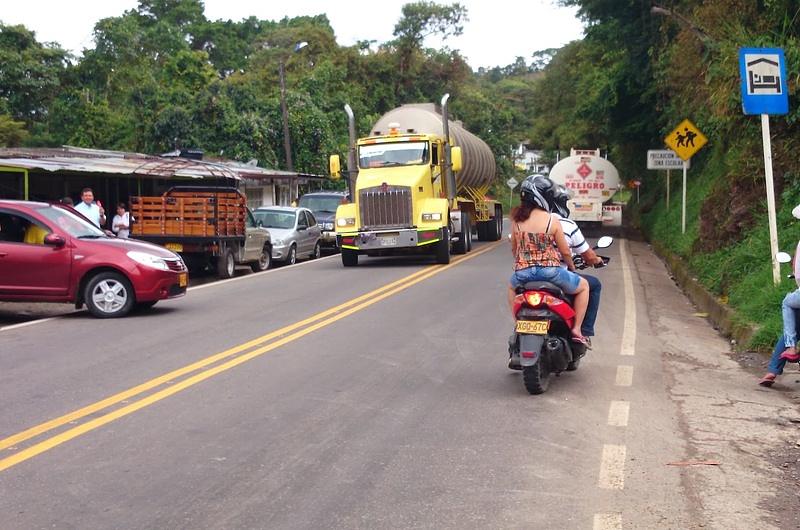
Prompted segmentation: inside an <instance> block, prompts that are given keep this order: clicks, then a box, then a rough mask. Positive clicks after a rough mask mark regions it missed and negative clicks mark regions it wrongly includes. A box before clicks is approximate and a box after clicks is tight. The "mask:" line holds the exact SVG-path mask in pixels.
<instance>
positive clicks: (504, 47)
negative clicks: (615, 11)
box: [0, 0, 583, 69]
mask: <svg viewBox="0 0 800 530" xmlns="http://www.w3.org/2000/svg"><path fill="white" fill-rule="evenodd" d="M405 3H406V2H403V1H399V2H398V1H386V0H380V1H376V0H372V1H369V2H367V1H355V0H339V1H338V2H332V1H330V0H290V1H285V2H284V1H281V2H278V1H270V0H205V6H206V17H207V18H209V19H211V20H216V19H226V20H227V19H231V20H241V19H243V18H247V17H248V16H251V15H253V16H256V17H258V18H260V19H266V20H280V19H281V18H283V17H284V16H290V17H291V16H298V15H317V14H321V13H326V14H327V15H328V19H329V20H330V21H331V25H332V26H333V29H334V31H335V32H336V39H337V42H338V43H339V44H342V45H350V44H354V43H355V42H356V41H358V40H376V41H378V42H385V41H387V40H390V39H391V38H392V31H393V29H394V25H395V23H396V22H397V20H398V19H399V18H400V9H401V7H402V5H403V4H405ZM438 3H441V4H449V3H452V2H449V1H447V0H440V1H439V2H438ZM460 3H461V4H462V5H465V6H466V7H467V9H468V11H469V22H468V23H467V24H466V25H465V27H464V33H463V35H462V36H461V37H458V38H454V39H449V40H448V41H447V43H446V44H447V45H448V46H449V47H450V48H453V49H457V50H460V51H461V53H462V55H464V56H465V57H466V58H467V61H468V62H469V64H470V65H471V66H472V67H473V68H474V69H477V68H479V67H481V66H505V65H507V64H510V63H512V62H514V60H515V58H516V57H517V56H522V57H525V58H526V59H530V56H531V54H532V53H533V52H534V51H536V50H542V49H546V48H557V47H560V46H562V45H564V44H566V43H568V42H570V41H572V40H575V39H579V38H581V36H582V34H583V26H582V25H581V23H580V21H579V20H578V19H577V18H576V16H575V10H574V9H568V8H563V7H558V6H557V5H556V0H527V1H524V0H523V1H519V0H516V1H507V0H460ZM3 4H4V5H3V8H2V10H0V21H2V22H3V23H5V24H24V25H25V26H27V27H28V28H29V29H32V30H33V31H35V32H36V37H37V39H39V40H40V41H55V42H58V43H59V44H61V46H63V47H64V48H66V49H68V50H70V51H72V52H73V53H75V54H76V55H79V54H80V52H81V50H82V49H83V48H91V47H93V43H92V29H93V27H94V24H95V22H97V21H98V20H100V19H101V18H105V17H111V16H118V15H121V14H122V13H123V12H124V11H126V10H128V9H132V8H135V7H136V6H137V5H138V1H137V0H72V1H69V0H18V1H12V0H3ZM426 45H428V46H431V47H438V45H439V42H437V41H434V40H429V41H428V42H426Z"/></svg>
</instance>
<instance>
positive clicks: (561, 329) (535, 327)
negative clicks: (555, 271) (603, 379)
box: [508, 236, 614, 394]
mask: <svg viewBox="0 0 800 530" xmlns="http://www.w3.org/2000/svg"><path fill="white" fill-rule="evenodd" d="M613 241H614V240H613V239H612V238H611V237H608V236H605V237H601V238H600V239H599V240H598V241H597V245H596V246H595V247H594V248H596V249H597V248H607V247H609V246H610V245H611V243H612V242H613ZM600 257H601V258H602V259H603V264H602V265H597V267H598V268H599V267H605V266H606V265H607V264H608V262H609V261H610V260H611V258H608V257H606V256H600ZM573 261H574V262H575V268H577V269H585V268H586V267H587V266H588V265H586V264H585V263H584V262H583V260H582V259H581V258H580V256H576V257H573ZM513 311H514V316H515V318H516V326H515V328H514V334H513V335H512V336H511V338H510V339H509V344H508V352H509V354H510V358H509V361H508V367H509V368H511V369H512V370H521V371H522V380H523V382H524V383H525V388H526V389H527V390H528V392H529V393H531V394H542V393H543V392H545V391H546V390H547V388H548V387H549V386H550V376H551V375H552V374H556V375H557V374H560V373H561V372H563V371H565V370H566V371H573V370H577V369H578V365H579V364H580V361H581V357H583V356H584V355H586V346H585V345H584V344H581V343H578V342H573V341H572V340H571V339H572V332H571V331H570V330H571V329H572V326H573V325H574V323H575V311H574V310H573V309H572V297H571V296H570V295H568V294H566V293H564V292H563V291H562V290H561V289H560V288H559V287H558V286H556V285H553V284H552V283H549V282H529V283H526V284H525V285H523V286H521V287H519V288H518V289H517V296H516V298H515V299H514V309H513Z"/></svg>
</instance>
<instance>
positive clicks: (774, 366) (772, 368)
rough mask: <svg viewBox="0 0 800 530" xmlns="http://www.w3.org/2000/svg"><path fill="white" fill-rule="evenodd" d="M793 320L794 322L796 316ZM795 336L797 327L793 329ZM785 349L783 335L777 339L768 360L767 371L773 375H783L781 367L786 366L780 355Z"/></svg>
mask: <svg viewBox="0 0 800 530" xmlns="http://www.w3.org/2000/svg"><path fill="white" fill-rule="evenodd" d="M794 316H795V320H796V315H794ZM796 334H797V327H795V335H796ZM785 349H786V339H785V338H784V336H783V335H781V336H780V337H778V341H777V342H776V343H775V349H773V350H772V357H770V359H769V367H768V368H767V371H768V372H770V373H773V374H775V375H781V374H782V373H783V367H784V366H786V359H781V354H782V353H783V351H784V350H785Z"/></svg>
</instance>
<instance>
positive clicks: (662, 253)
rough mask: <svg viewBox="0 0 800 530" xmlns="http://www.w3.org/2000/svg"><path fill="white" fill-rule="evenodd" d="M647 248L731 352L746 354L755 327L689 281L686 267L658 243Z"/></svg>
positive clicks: (706, 291) (693, 281) (654, 242)
mask: <svg viewBox="0 0 800 530" xmlns="http://www.w3.org/2000/svg"><path fill="white" fill-rule="evenodd" d="M650 244H651V246H652V247H653V251H654V252H655V253H656V255H657V256H658V257H659V258H661V260H662V261H664V263H665V264H666V265H667V268H668V269H669V271H670V273H671V274H672V277H673V279H674V280H675V283H676V284H677V285H678V287H680V288H681V290H683V292H684V293H685V294H686V296H688V297H689V300H691V301H692V303H694V305H696V306H697V308H698V309H699V310H700V311H702V312H703V313H708V319H709V320H710V321H711V322H712V323H713V324H714V326H715V327H716V328H717V330H719V332H720V333H722V334H723V335H725V336H726V337H730V338H731V339H733V340H734V341H735V342H734V343H733V348H734V349H735V350H736V351H743V350H746V349H747V345H748V344H750V340H751V339H752V338H753V336H754V335H755V333H756V331H758V327H757V326H753V325H751V324H747V323H743V322H741V319H739V318H737V314H736V311H734V310H733V309H731V308H730V307H728V306H727V305H725V304H723V303H722V302H720V301H719V300H717V298H716V297H715V296H714V295H713V294H712V293H711V292H709V291H708V290H707V289H706V288H705V287H704V286H703V285H701V284H700V282H698V281H697V279H695V278H694V277H692V274H691V271H689V267H688V266H687V265H686V263H685V262H684V261H683V259H682V258H681V257H680V256H678V255H676V254H673V253H672V252H671V251H669V250H667V248H666V247H664V246H663V245H662V244H661V243H659V242H658V241H650Z"/></svg>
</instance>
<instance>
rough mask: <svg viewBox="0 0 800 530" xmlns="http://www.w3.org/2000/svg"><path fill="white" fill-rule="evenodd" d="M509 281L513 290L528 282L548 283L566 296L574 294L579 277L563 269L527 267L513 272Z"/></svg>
mask: <svg viewBox="0 0 800 530" xmlns="http://www.w3.org/2000/svg"><path fill="white" fill-rule="evenodd" d="M509 281H510V282H511V287H514V288H517V287H519V286H521V285H525V284H526V283H528V282H550V283H552V284H554V285H557V286H558V287H560V288H561V289H562V290H563V291H564V292H565V293H567V294H575V291H577V290H578V284H579V283H580V281H581V277H580V276H578V275H577V274H575V273H574V272H572V271H569V270H567V269H566V268H563V267H528V268H526V269H519V270H517V271H514V274H512V275H511V279H510V280H509Z"/></svg>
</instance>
